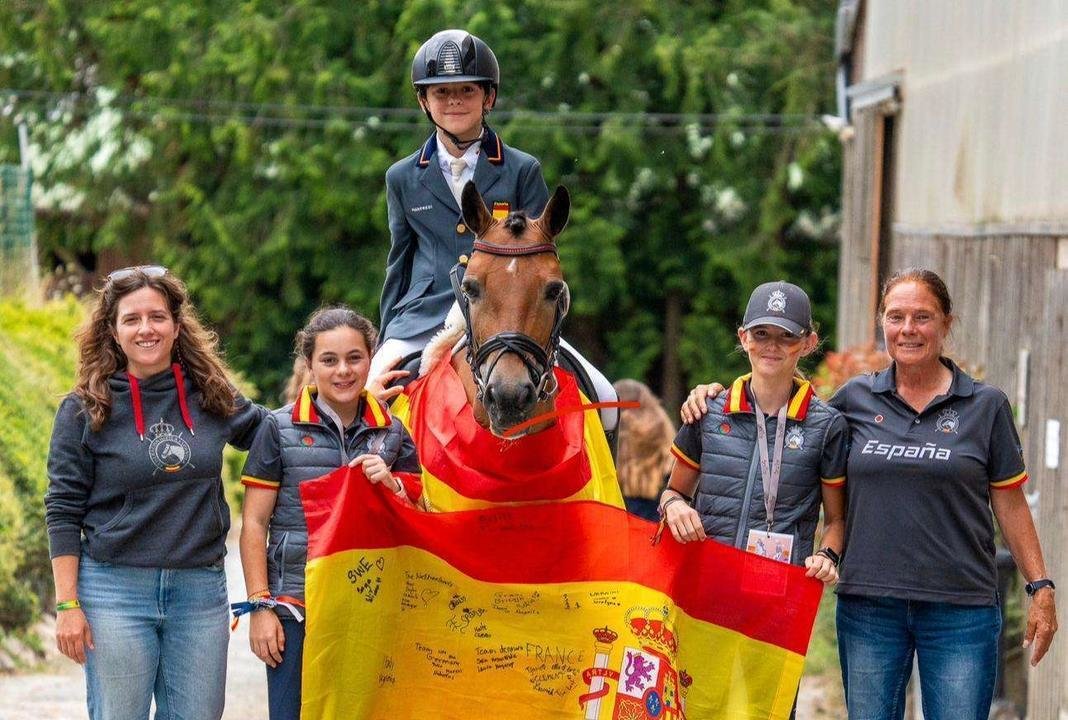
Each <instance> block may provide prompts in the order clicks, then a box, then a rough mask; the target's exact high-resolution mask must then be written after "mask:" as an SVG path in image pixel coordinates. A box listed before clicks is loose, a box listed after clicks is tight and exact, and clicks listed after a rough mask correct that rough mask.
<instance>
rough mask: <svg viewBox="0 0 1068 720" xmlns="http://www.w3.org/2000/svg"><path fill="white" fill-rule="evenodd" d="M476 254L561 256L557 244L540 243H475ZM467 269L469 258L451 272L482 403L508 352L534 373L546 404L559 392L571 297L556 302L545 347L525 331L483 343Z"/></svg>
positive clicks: (489, 339) (468, 357) (470, 360)
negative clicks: (559, 357)
mask: <svg viewBox="0 0 1068 720" xmlns="http://www.w3.org/2000/svg"><path fill="white" fill-rule="evenodd" d="M474 252H484V253H486V254H488V255H497V256H501V257H519V256H523V255H539V254H541V253H552V254H553V255H556V256H557V257H559V253H558V252H557V250H556V245H555V244H554V243H552V242H546V243H538V244H536V245H518V246H516V245H497V244H495V243H488V242H485V241H483V240H475V243H474ZM466 267H467V259H466V258H461V259H460V262H458V263H456V264H455V265H454V266H453V268H452V270H451V271H450V272H449V278H450V279H451V281H452V291H453V293H454V294H455V295H456V302H457V304H458V305H459V306H460V312H462V313H463V316H464V322H466V323H467V362H468V364H469V365H470V366H471V374H472V375H473V376H474V379H475V391H476V397H477V398H478V401H479V402H482V400H483V398H484V397H485V394H486V382H487V379H488V378H489V377H491V376H492V375H493V370H494V368H496V367H497V363H498V362H499V361H500V359H501V358H502V357H504V355H505V354H506V353H512V354H514V355H516V356H518V357H519V359H520V360H521V361H522V362H523V365H524V366H525V367H526V369H527V372H528V373H529V374H530V381H531V383H533V385H534V389H535V391H536V392H537V397H538V402H542V401H544V400H545V399H547V398H548V397H549V396H550V395H552V394H553V393H554V392H556V388H557V382H556V376H555V375H554V374H553V367H554V366H555V365H556V351H557V348H558V347H559V345H560V327H561V325H563V322H564V316H565V315H566V314H567V294H566V293H561V294H560V297H558V298H557V300H556V314H555V316H554V318H553V327H552V330H551V331H550V333H549V342H548V344H546V345H545V346H544V347H543V346H541V345H539V344H538V341H537V340H535V339H534V338H532V337H530V336H529V335H527V334H525V333H521V332H510V331H509V332H501V333H497V334H496V335H493V336H491V337H489V338H487V339H486V341H485V342H484V343H482V344H479V343H478V342H477V341H476V340H475V331H474V328H473V327H472V326H471V301H470V298H468V297H467V293H465V292H464V291H463V288H462V287H461V284H460V283H461V281H462V279H463V275H464V271H465V269H466ZM494 353H497V357H495V358H493V360H492V362H490V365H489V367H488V368H487V369H486V372H485V373H483V372H482V366H483V364H484V363H485V362H486V361H487V360H488V359H489V357H490V356H491V355H493V354H494Z"/></svg>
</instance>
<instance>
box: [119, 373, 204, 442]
mask: <svg viewBox="0 0 1068 720" xmlns="http://www.w3.org/2000/svg"><path fill="white" fill-rule="evenodd" d="M171 372H172V373H174V386H175V389H176V390H177V391H178V409H179V410H181V413H182V422H184V423H185V426H186V427H187V428H189V434H190V435H196V433H195V432H193V416H192V415H191V414H190V412H189V403H188V401H187V400H186V395H185V375H184V374H183V373H182V366H181V365H179V364H178V363H174V364H173V365H171ZM126 377H127V378H129V380H130V402H131V403H132V404H133V414H134V429H135V430H137V437H139V438H141V440H142V441H144V439H145V412H144V409H143V408H142V407H141V385H140V383H139V381H138V380H137V378H135V377H134V376H133V375H131V374H130V373H129V372H127V373H126Z"/></svg>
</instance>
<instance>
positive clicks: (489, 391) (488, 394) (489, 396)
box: [483, 385, 496, 405]
mask: <svg viewBox="0 0 1068 720" xmlns="http://www.w3.org/2000/svg"><path fill="white" fill-rule="evenodd" d="M483 394H484V395H485V397H484V398H483V401H484V402H485V403H486V404H487V405H490V404H492V403H493V400H494V395H496V393H495V392H494V391H493V385H488V386H487V387H486V391H485V393H483Z"/></svg>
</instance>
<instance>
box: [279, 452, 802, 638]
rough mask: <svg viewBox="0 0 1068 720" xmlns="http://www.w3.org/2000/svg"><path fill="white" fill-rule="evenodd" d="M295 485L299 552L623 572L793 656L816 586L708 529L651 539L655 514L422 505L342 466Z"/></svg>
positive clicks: (561, 577) (550, 571) (484, 568)
mask: <svg viewBox="0 0 1068 720" xmlns="http://www.w3.org/2000/svg"><path fill="white" fill-rule="evenodd" d="M300 493H301V497H302V499H303V501H304V513H305V516H306V518H307V521H308V530H309V533H310V535H311V537H310V539H309V543H308V559H309V560H312V559H314V558H319V557H324V556H328V555H333V554H334V553H338V552H344V551H347V550H353V549H368V550H373V549H381V548H392V547H399V546H405V545H407V546H411V547H413V548H417V549H419V550H422V551H425V552H427V553H430V554H432V555H435V556H437V557H439V558H441V559H442V560H444V561H445V562H447V563H448V564H449V565H451V566H452V567H454V568H456V569H457V570H459V571H460V572H462V573H464V574H466V575H468V576H470V577H472V578H475V579H476V580H480V581H484V582H491V583H529V584H540V583H563V582H633V583H637V584H639V585H642V586H645V587H647V588H650V589H653V590H657V591H660V592H662V593H664V594H665V595H668V596H669V597H671V598H673V599H674V601H675V603H676V605H678V607H679V608H680V609H682V610H683V611H684V612H686V614H687V615H689V616H690V617H693V618H695V619H697V620H702V621H705V622H709V623H713V624H715V625H718V626H720V627H723V628H727V629H729V630H734V631H737V632H740V633H742V634H744V635H746V636H748V637H751V638H755V639H757V640H761V641H763V642H767V643H771V644H773V645H776V646H779V647H782V648H785V649H787V650H790V651H791V652H795V653H798V654H800V655H804V654H805V653H806V651H807V649H808V642H809V637H810V635H811V626H810V625H809V621H808V618H810V617H811V616H812V614H813V613H814V612H815V609H816V606H818V604H819V600H820V596H821V595H822V592H823V586H822V584H821V583H819V582H818V581H816V580H813V579H811V578H806V577H804V573H805V571H804V569H803V568H798V567H793V566H790V565H786V564H784V563H779V562H776V561H774V560H768V559H766V558H762V557H758V556H756V555H753V554H751V553H745V552H743V551H741V550H737V549H735V548H732V547H729V546H727V545H722V544H720V543H717V542H714V541H711V540H709V541H705V542H702V543H689V544H686V545H679V544H678V543H676V542H675V541H674V540H672V539H670V538H667V537H665V539H664V541H663V542H661V543H660V544H659V545H657V546H651V545H650V544H649V538H650V537H651V536H652V534H653V532H654V531H655V529H656V527H655V525H653V524H652V523H649V522H647V521H645V520H640V519H638V518H635V517H633V516H631V515H628V514H627V513H626V512H625V511H624V510H621V509H617V508H613V507H610V506H608V505H604V504H602V503H596V502H569V503H548V504H539V505H527V506H520V507H508V506H504V507H500V508H494V509H490V510H468V511H461V512H452V513H425V512H421V511H419V510H415V509H411V508H408V507H407V506H405V505H404V504H403V503H401V502H399V501H398V500H397V499H396V498H395V497H394V496H393V495H392V493H390V492H389V491H388V490H386V489H384V488H382V487H379V486H372V485H371V484H370V483H369V482H367V481H366V479H365V478H364V477H363V476H362V471H360V470H359V469H354V468H347V467H346V468H341V469H339V470H336V471H334V472H333V473H331V474H330V475H327V476H325V477H323V478H320V479H318V480H313V481H308V482H303V483H301V485H300ZM353 518H360V521H359V522H353ZM495 536H496V537H498V538H503V537H505V536H506V537H507V541H506V542H505V541H501V540H498V541H496V542H495V541H492V540H491V538H494V537H495ZM754 588H755V589H754Z"/></svg>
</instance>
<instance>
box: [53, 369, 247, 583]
mask: <svg viewBox="0 0 1068 720" xmlns="http://www.w3.org/2000/svg"><path fill="white" fill-rule="evenodd" d="M179 377H181V375H180V372H176V371H175V370H173V369H171V370H166V371H164V372H162V373H159V374H158V375H153V376H152V377H149V378H145V379H144V380H141V381H137V380H136V379H133V382H132V383H131V378H130V377H129V376H128V375H127V374H126V373H125V372H120V373H116V374H115V375H113V376H112V377H111V378H110V379H109V381H108V384H109V386H110V388H111V397H112V405H111V415H110V416H109V417H108V419H107V421H106V422H105V423H104V425H103V427H101V428H100V430H99V431H97V432H93V431H92V430H91V429H90V427H89V418H88V416H87V415H86V413H85V409H84V406H83V404H82V401H81V399H79V398H78V397H77V396H75V395H74V394H73V393H72V394H71V395H68V396H67V397H66V398H65V399H64V400H63V402H62V403H61V404H60V406H59V412H58V413H57V414H56V421H55V425H54V427H53V429H52V443H51V446H50V448H49V452H48V479H49V484H48V493H47V494H46V495H45V520H46V524H47V526H48V537H49V542H50V545H51V555H52V557H57V556H61V555H79V554H80V553H81V544H82V537H83V536H84V538H85V543H86V550H87V552H88V553H89V556H90V557H92V558H93V559H94V560H97V561H100V562H110V563H115V564H118V565H133V566H138V567H166V568H188V567H201V566H205V565H211V564H213V563H216V562H218V561H219V560H220V559H221V558H222V557H223V555H224V554H225V553H226V547H225V538H226V533H227V531H228V530H229V529H230V510H229V507H228V506H227V504H226V498H225V496H224V494H223V487H222V479H221V475H222V463H223V457H222V453H223V447H224V446H225V445H226V444H228V443H229V444H231V445H234V446H235V447H238V448H240V449H247V448H248V446H249V445H250V444H251V442H252V438H253V437H254V436H255V433H256V429H257V428H258V426H259V423H260V420H261V419H262V418H263V417H264V415H265V414H266V412H267V411H266V410H265V409H264V408H262V407H260V406H258V405H254V404H252V403H251V402H249V401H248V400H247V399H245V398H244V397H238V399H237V403H236V405H237V411H236V412H235V413H234V414H233V415H231V416H230V417H218V416H216V415H212V414H210V413H208V412H206V411H205V410H203V409H202V408H201V407H200V399H201V394H200V391H199V390H198V389H197V388H196V387H195V386H194V385H193V383H192V381H190V380H189V379H183V381H182V387H181V390H180V389H179V386H178V383H177V380H178V378H179Z"/></svg>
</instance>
